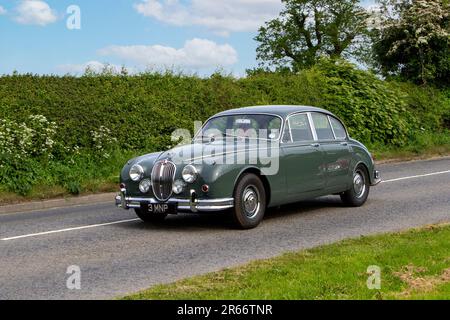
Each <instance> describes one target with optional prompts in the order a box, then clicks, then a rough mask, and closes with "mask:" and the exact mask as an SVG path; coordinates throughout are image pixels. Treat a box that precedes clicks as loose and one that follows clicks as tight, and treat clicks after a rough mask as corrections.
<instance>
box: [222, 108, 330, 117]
mask: <svg viewBox="0 0 450 320" xmlns="http://www.w3.org/2000/svg"><path fill="white" fill-rule="evenodd" d="M298 112H321V113H325V114H329V115H332V116H334V115H333V114H332V113H331V112H329V111H327V110H325V109H321V108H316V107H310V106H290V105H266V106H254V107H246V108H239V109H232V110H227V111H224V112H221V113H219V114H217V115H216V116H230V115H237V114H261V113H266V114H273V115H277V116H280V117H282V118H286V117H287V116H289V115H290V114H293V113H298Z"/></svg>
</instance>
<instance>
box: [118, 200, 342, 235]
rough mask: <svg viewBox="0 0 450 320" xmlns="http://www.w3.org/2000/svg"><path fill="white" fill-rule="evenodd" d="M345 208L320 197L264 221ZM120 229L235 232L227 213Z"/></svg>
mask: <svg viewBox="0 0 450 320" xmlns="http://www.w3.org/2000/svg"><path fill="white" fill-rule="evenodd" d="M343 207H345V206H344V205H343V203H342V202H341V200H340V199H339V197H331V196H328V197H322V198H318V199H315V200H310V201H302V202H298V203H294V204H290V205H284V206H280V207H275V208H270V209H268V210H267V212H266V215H265V218H264V221H265V222H269V223H270V222H271V221H276V220H278V219H282V218H286V217H290V216H294V215H298V216H305V215H309V214H314V213H316V212H318V211H321V210H323V209H327V208H343ZM121 227H122V228H133V229H139V230H159V231H161V230H164V231H183V232H199V231H202V230H205V231H207V230H209V231H210V230H223V231H229V230H236V228H235V227H234V225H233V220H232V218H231V215H230V213H229V212H221V213H204V214H185V213H181V214H179V215H176V216H169V217H168V218H167V219H166V220H165V221H164V222H162V223H158V224H156V225H155V224H145V223H143V222H136V223H133V224H124V225H121Z"/></svg>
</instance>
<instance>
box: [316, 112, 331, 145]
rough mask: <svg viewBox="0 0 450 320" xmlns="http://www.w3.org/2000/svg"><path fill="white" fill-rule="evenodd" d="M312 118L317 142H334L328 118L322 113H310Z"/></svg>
mask: <svg viewBox="0 0 450 320" xmlns="http://www.w3.org/2000/svg"><path fill="white" fill-rule="evenodd" d="M312 118H313V122H314V126H315V127H316V133H317V138H318V139H319V140H334V135H333V130H331V125H330V122H329V121H328V116H326V115H324V114H322V113H312Z"/></svg>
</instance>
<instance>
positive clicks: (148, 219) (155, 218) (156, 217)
mask: <svg viewBox="0 0 450 320" xmlns="http://www.w3.org/2000/svg"><path fill="white" fill-rule="evenodd" d="M134 211H135V212H136V215H137V216H138V217H139V218H140V219H141V220H142V221H144V222H145V223H161V222H163V221H164V220H165V219H166V218H167V214H161V213H157V214H153V213H144V212H143V211H142V210H141V209H134Z"/></svg>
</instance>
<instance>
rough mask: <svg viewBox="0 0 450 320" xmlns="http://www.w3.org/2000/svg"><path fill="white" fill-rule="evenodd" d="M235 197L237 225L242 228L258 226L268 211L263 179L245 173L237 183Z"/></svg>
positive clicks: (234, 212)
mask: <svg viewBox="0 0 450 320" xmlns="http://www.w3.org/2000/svg"><path fill="white" fill-rule="evenodd" d="M234 199H235V204H234V209H233V211H232V214H233V218H234V221H235V224H236V226H237V227H238V228H240V229H252V228H255V227H257V226H258V225H259V224H260V223H261V221H262V220H263V218H264V213H265V211H266V191H265V189H264V185H263V183H262V181H261V179H259V177H258V176H256V175H254V174H245V175H244V176H243V177H242V178H241V179H240V180H239V182H238V183H237V185H236V189H235V191H234Z"/></svg>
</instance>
